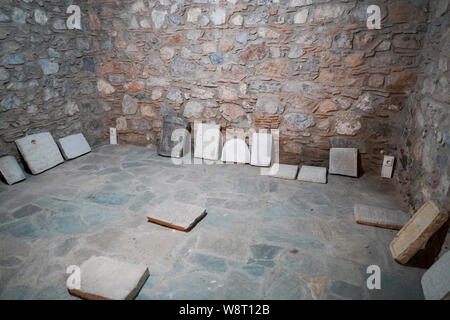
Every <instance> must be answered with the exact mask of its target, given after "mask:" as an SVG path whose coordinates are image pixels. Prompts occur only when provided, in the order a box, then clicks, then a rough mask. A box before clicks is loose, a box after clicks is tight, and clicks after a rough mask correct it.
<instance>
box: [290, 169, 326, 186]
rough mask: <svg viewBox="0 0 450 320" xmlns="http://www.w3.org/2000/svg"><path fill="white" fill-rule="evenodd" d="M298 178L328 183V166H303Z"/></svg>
mask: <svg viewBox="0 0 450 320" xmlns="http://www.w3.org/2000/svg"><path fill="white" fill-rule="evenodd" d="M297 180H300V181H306V182H316V183H327V168H322V167H313V166H302V167H301V168H300V172H299V174H298V177H297Z"/></svg>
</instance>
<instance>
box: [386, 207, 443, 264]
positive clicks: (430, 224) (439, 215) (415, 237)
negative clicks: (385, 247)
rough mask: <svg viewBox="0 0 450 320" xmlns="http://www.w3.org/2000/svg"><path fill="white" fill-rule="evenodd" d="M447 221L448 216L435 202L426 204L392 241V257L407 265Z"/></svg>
mask: <svg viewBox="0 0 450 320" xmlns="http://www.w3.org/2000/svg"><path fill="white" fill-rule="evenodd" d="M447 219H448V214H447V213H446V212H442V211H440V210H439V208H438V207H437V205H436V204H435V203H434V201H431V200H430V201H428V202H427V203H425V204H424V205H423V206H422V207H421V208H420V209H419V211H417V212H416V214H414V216H413V217H412V218H411V220H409V222H408V223H407V224H406V225H405V226H403V228H402V229H401V230H400V231H399V232H398V233H397V235H396V236H395V237H394V239H393V240H392V242H391V244H390V246H389V248H390V250H391V254H392V257H393V258H394V259H395V260H396V261H397V262H399V263H403V264H405V263H407V262H408V261H409V260H410V259H411V258H412V257H413V256H414V255H415V254H416V253H417V252H418V251H419V250H420V248H421V247H422V246H423V245H424V244H425V243H426V242H427V241H428V239H430V237H431V236H432V235H433V234H434V233H435V232H436V231H437V230H438V229H439V228H440V227H441V226H442V225H443V224H444V223H445V222H446V221H447Z"/></svg>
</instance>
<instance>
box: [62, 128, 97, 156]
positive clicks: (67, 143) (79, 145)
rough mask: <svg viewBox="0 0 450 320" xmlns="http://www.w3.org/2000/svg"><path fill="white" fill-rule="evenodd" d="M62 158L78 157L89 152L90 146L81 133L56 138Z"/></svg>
mask: <svg viewBox="0 0 450 320" xmlns="http://www.w3.org/2000/svg"><path fill="white" fill-rule="evenodd" d="M58 144H59V146H60V147H61V152H62V154H63V156H64V159H66V160H70V159H75V158H78V157H79V156H82V155H83V154H86V153H89V152H91V147H90V146H89V143H88V142H87V141H86V138H85V137H84V135H83V134H82V133H77V134H73V135H70V136H67V137H64V138H61V139H59V140H58Z"/></svg>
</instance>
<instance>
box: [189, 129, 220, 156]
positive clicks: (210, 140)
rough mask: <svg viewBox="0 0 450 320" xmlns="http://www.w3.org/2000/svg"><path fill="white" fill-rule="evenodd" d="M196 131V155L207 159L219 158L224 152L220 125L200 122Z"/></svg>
mask: <svg viewBox="0 0 450 320" xmlns="http://www.w3.org/2000/svg"><path fill="white" fill-rule="evenodd" d="M195 131H196V133H195V147H194V157H195V158H201V159H205V160H215V161H216V160H219V158H220V155H221V153H222V134H221V133H220V125H218V124H215V123H199V124H198V125H197V126H196V128H195Z"/></svg>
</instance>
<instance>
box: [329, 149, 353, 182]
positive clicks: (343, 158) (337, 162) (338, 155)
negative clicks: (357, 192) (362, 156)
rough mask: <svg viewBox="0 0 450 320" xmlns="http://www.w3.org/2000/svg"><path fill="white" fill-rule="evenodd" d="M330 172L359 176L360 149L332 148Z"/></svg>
mask: <svg viewBox="0 0 450 320" xmlns="http://www.w3.org/2000/svg"><path fill="white" fill-rule="evenodd" d="M329 172H330V173H331V174H340V175H343V176H350V177H358V149H356V148H331V149H330V168H329Z"/></svg>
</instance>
